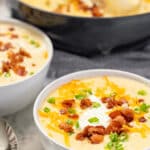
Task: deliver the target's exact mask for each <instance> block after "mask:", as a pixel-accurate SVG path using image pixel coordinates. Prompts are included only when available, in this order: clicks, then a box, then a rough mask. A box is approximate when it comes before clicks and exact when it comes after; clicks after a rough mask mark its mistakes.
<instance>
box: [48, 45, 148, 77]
mask: <svg viewBox="0 0 150 150" xmlns="http://www.w3.org/2000/svg"><path fill="white" fill-rule="evenodd" d="M149 43H150V42H149ZM84 69H119V70H124V71H129V72H132V73H136V74H139V75H142V76H145V77H148V78H150V71H149V70H150V44H149V45H148V44H146V45H145V47H144V48H143V47H142V48H141V49H138V50H137V49H136V46H135V48H134V47H132V48H126V49H124V48H122V49H121V48H120V49H118V50H117V51H114V52H112V53H111V54H109V55H105V56H104V55H100V54H97V55H96V56H93V57H88V58H87V57H81V56H78V55H74V54H70V53H67V52H63V51H58V50H55V51H54V57H53V61H52V65H51V69H50V72H49V76H50V77H52V78H58V77H60V76H62V75H65V74H67V73H71V72H74V71H79V70H84Z"/></svg>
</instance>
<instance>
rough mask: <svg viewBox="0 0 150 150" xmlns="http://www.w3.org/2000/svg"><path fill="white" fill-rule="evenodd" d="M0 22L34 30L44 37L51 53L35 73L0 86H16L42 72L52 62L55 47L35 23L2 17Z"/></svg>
mask: <svg viewBox="0 0 150 150" xmlns="http://www.w3.org/2000/svg"><path fill="white" fill-rule="evenodd" d="M0 23H3V24H5V23H6V24H8V25H9V24H10V25H14V26H16V27H20V28H25V29H26V30H27V31H33V32H35V33H37V34H38V35H39V36H40V37H42V39H43V43H45V45H46V47H47V51H48V53H49V55H48V60H47V61H46V63H45V64H44V65H43V66H42V67H41V68H40V69H39V70H38V71H37V72H36V73H35V74H33V75H32V76H29V77H26V78H25V79H22V80H20V81H14V82H12V83H10V84H6V85H0V88H3V87H10V86H15V85H18V84H20V83H23V82H26V81H28V80H30V79H32V78H34V77H35V76H38V74H39V73H41V72H42V71H43V70H44V69H45V68H46V67H47V66H48V65H49V64H50V62H51V60H52V58H53V54H54V48H53V43H52V40H51V39H50V38H49V37H48V36H47V35H46V34H45V33H44V32H43V31H41V30H40V29H38V28H36V27H34V26H33V25H30V24H28V23H25V22H23V21H20V20H17V19H0Z"/></svg>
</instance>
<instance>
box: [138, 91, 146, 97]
mask: <svg viewBox="0 0 150 150" xmlns="http://www.w3.org/2000/svg"><path fill="white" fill-rule="evenodd" d="M138 95H141V96H146V95H147V92H146V91H145V90H139V91H138Z"/></svg>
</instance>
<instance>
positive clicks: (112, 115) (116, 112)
mask: <svg viewBox="0 0 150 150" xmlns="http://www.w3.org/2000/svg"><path fill="white" fill-rule="evenodd" d="M120 115H121V111H120V110H116V111H113V112H111V113H110V114H109V117H110V118H111V119H114V118H116V117H117V116H120Z"/></svg>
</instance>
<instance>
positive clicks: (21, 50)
mask: <svg viewBox="0 0 150 150" xmlns="http://www.w3.org/2000/svg"><path fill="white" fill-rule="evenodd" d="M19 54H20V55H22V56H24V57H28V58H31V55H30V54H29V53H28V52H26V51H25V50H24V49H23V48H20V50H19Z"/></svg>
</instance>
